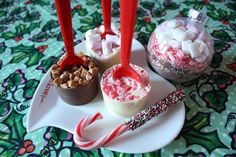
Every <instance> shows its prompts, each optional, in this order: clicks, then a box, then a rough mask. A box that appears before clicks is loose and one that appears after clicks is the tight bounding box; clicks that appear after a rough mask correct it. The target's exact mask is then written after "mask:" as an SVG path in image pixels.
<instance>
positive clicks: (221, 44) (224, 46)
mask: <svg viewBox="0 0 236 157" xmlns="http://www.w3.org/2000/svg"><path fill="white" fill-rule="evenodd" d="M230 47H231V45H230V44H229V43H226V42H225V41H221V40H214V50H215V52H217V53H222V52H224V51H227V50H228V49H229V48H230Z"/></svg>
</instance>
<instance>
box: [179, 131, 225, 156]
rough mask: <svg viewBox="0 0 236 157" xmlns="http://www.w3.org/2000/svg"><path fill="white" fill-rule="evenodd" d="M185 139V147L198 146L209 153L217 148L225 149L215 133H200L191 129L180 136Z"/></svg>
mask: <svg viewBox="0 0 236 157" xmlns="http://www.w3.org/2000/svg"><path fill="white" fill-rule="evenodd" d="M182 136H183V137H184V138H185V139H186V145H187V146H190V145H192V144H198V145H200V146H202V147H204V148H205V149H206V150H207V151H208V152H209V153H211V152H212V151H213V150H215V149H217V148H227V147H226V146H225V145H224V144H223V143H222V142H221V141H220V139H219V137H218V135H217V131H216V130H215V131H212V132H207V133H204V132H200V131H198V130H195V129H191V130H189V131H188V132H185V133H184V134H182Z"/></svg>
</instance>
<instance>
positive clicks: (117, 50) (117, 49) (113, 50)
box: [112, 47, 120, 53]
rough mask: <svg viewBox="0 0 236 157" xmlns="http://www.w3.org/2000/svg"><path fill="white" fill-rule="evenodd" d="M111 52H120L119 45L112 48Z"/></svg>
mask: <svg viewBox="0 0 236 157" xmlns="http://www.w3.org/2000/svg"><path fill="white" fill-rule="evenodd" d="M112 52H113V53H119V52H120V47H116V48H113V49H112Z"/></svg>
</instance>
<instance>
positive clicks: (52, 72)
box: [51, 70, 60, 79]
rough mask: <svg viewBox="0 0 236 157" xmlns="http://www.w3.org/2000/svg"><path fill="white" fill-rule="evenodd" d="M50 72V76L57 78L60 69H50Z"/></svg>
mask: <svg viewBox="0 0 236 157" xmlns="http://www.w3.org/2000/svg"><path fill="white" fill-rule="evenodd" d="M51 74H52V78H54V79H55V78H57V77H59V76H60V71H59V70H54V71H51Z"/></svg>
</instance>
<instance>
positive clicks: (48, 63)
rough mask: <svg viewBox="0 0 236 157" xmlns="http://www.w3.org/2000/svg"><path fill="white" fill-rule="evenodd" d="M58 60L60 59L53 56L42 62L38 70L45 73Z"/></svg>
mask: <svg viewBox="0 0 236 157" xmlns="http://www.w3.org/2000/svg"><path fill="white" fill-rule="evenodd" d="M57 60H58V57H55V56H51V57H49V58H47V59H44V60H42V62H41V64H40V65H39V66H38V67H37V69H39V70H42V71H43V72H44V73H46V72H47V70H48V69H49V68H50V67H51V66H52V65H53V64H54V63H55V62H56V61H57Z"/></svg>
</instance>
